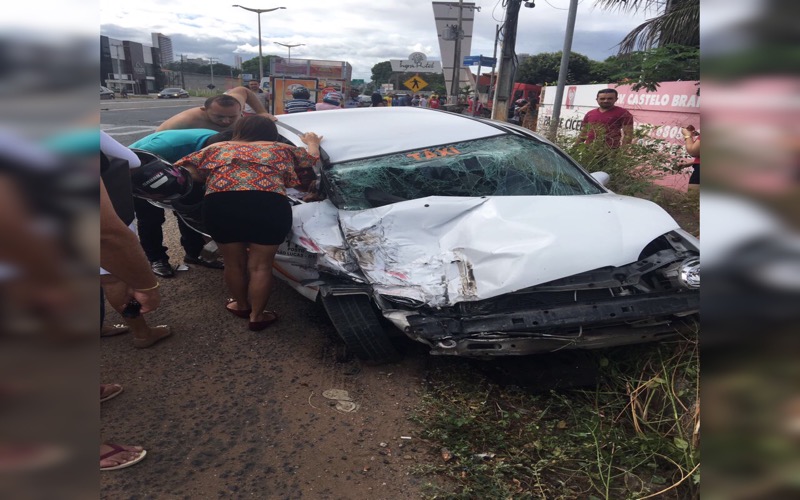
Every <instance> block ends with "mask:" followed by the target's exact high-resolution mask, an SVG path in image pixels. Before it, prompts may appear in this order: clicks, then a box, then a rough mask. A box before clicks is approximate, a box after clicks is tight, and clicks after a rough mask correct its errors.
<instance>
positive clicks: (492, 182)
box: [325, 135, 604, 210]
mask: <svg viewBox="0 0 800 500" xmlns="http://www.w3.org/2000/svg"><path fill="white" fill-rule="evenodd" d="M325 175H326V177H327V179H328V181H329V185H330V187H331V190H332V191H333V192H332V193H330V194H331V199H332V201H333V202H334V203H335V204H336V205H337V206H338V207H339V208H340V209H344V210H363V209H366V208H371V207H375V206H380V205H385V204H387V203H394V202H397V201H402V200H411V199H416V198H424V197H426V196H574V195H585V194H598V193H602V192H604V191H603V190H602V189H600V188H599V187H598V186H597V184H596V183H595V182H594V181H592V180H591V178H590V177H589V176H588V175H587V174H586V173H584V172H583V171H582V170H580V169H579V168H577V167H576V166H575V165H574V164H573V163H572V161H570V160H569V159H568V158H567V157H566V156H565V155H564V154H563V153H561V152H560V151H559V150H558V149H556V148H554V147H553V146H550V145H548V144H545V143H541V142H539V141H536V140H533V139H528V138H524V137H518V136H511V135H504V136H498V137H492V138H487V139H480V140H475V141H468V142H461V143H455V144H448V145H444V146H438V147H432V148H425V149H421V150H419V151H408V152H404V153H398V154H393V155H388V156H382V157H378V158H369V159H363V160H357V161H352V162H347V163H341V164H337V165H334V166H333V168H331V169H329V170H327V171H326V172H325Z"/></svg>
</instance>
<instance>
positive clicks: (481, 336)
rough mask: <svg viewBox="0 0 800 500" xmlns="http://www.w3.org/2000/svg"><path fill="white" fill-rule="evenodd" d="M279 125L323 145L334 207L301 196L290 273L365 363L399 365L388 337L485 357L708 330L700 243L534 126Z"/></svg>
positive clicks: (323, 180) (384, 117) (284, 271)
mask: <svg viewBox="0 0 800 500" xmlns="http://www.w3.org/2000/svg"><path fill="white" fill-rule="evenodd" d="M277 125H278V129H279V132H280V134H281V136H282V140H285V141H286V142H289V143H292V144H296V145H302V142H301V141H300V139H299V135H300V134H302V133H304V132H308V131H312V132H316V133H317V134H320V135H322V136H323V137H324V139H323V142H322V161H321V166H320V171H319V179H320V181H319V184H320V185H319V191H320V193H321V194H322V195H323V196H324V200H323V201H317V202H309V203H304V202H302V201H300V198H301V196H300V194H297V193H295V194H293V196H292V199H293V202H294V203H295V206H294V208H293V213H294V222H293V229H292V232H291V234H290V236H289V240H288V241H287V243H286V244H285V245H284V246H283V247H282V248H281V251H280V252H279V254H278V257H277V260H276V265H275V272H276V275H277V276H279V277H280V278H281V279H283V280H285V281H286V282H288V283H289V284H290V285H291V286H292V287H294V288H295V289H296V290H298V291H299V292H300V293H302V294H303V295H305V296H306V297H308V298H309V299H312V300H320V301H321V302H322V304H323V305H324V307H325V309H326V311H327V313H328V315H329V316H330V319H331V321H332V322H333V325H334V326H335V328H336V330H337V332H338V333H339V335H340V336H341V338H342V339H343V340H344V342H345V343H346V345H347V347H348V348H349V349H350V350H351V351H352V352H353V353H354V354H356V355H357V356H359V357H360V358H362V359H365V360H370V361H376V362H381V361H387V360H390V359H392V358H394V357H395V355H396V351H395V349H394V347H393V345H392V343H391V342H390V339H389V336H390V335H391V334H392V328H385V326H387V325H394V327H396V331H397V332H402V333H404V334H405V335H406V336H408V337H410V338H411V339H413V340H415V341H418V342H423V343H425V344H427V345H428V346H429V348H430V351H431V353H432V354H443V355H460V356H474V357H490V356H506V355H522V354H531V353H538V352H546V351H552V350H557V349H563V348H598V347H608V346H615V345H622V344H631V343H639V342H646V341H652V340H658V339H661V338H664V337H669V336H673V335H675V334H676V332H678V331H679V330H680V329H682V328H685V327H687V326H688V325H691V326H692V327H694V319H695V317H696V314H697V313H698V309H699V286H700V263H699V249H698V248H699V244H698V240H697V239H696V238H694V237H693V236H691V235H690V234H688V233H686V232H685V231H683V230H682V229H681V228H680V227H679V226H678V224H677V223H676V222H675V221H674V220H673V219H672V217H670V216H669V215H668V214H667V213H666V212H665V211H664V210H663V209H661V208H660V207H659V206H657V205H656V204H654V203H651V202H649V201H646V200H642V199H637V198H631V197H627V196H620V195H617V194H614V193H612V192H610V191H609V190H608V189H606V188H605V187H604V186H603V184H604V183H605V181H607V179H608V176H607V175H606V174H603V173H595V174H593V175H590V174H588V173H587V172H586V171H585V170H583V169H582V168H581V167H580V166H579V165H578V164H576V163H575V161H573V160H572V159H571V158H569V157H568V156H567V155H566V154H565V153H564V152H563V151H561V150H560V149H559V148H558V147H557V146H555V145H553V144H552V143H550V142H548V141H547V140H546V139H544V138H543V137H541V136H539V135H537V134H535V133H532V132H530V131H529V130H527V129H524V128H520V127H516V126H514V125H511V124H506V123H500V122H495V121H491V120H485V119H480V118H473V117H467V116H465V115H457V114H452V113H448V112H444V111H434V110H426V109H418V108H412V107H401V108H364V109H345V110H339V111H335V112H327V113H298V114H293V115H281V116H279V117H278V122H277ZM386 320H388V321H386Z"/></svg>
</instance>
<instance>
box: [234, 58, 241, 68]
mask: <svg viewBox="0 0 800 500" xmlns="http://www.w3.org/2000/svg"><path fill="white" fill-rule="evenodd" d="M233 67H234V68H235V69H242V56H239V55H234V56H233Z"/></svg>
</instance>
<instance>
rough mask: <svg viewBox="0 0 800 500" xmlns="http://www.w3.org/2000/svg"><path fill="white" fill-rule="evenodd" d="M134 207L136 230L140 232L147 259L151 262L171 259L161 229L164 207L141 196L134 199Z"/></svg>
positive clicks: (140, 241) (140, 239) (140, 240)
mask: <svg viewBox="0 0 800 500" xmlns="http://www.w3.org/2000/svg"><path fill="white" fill-rule="evenodd" d="M133 208H134V210H135V211H136V232H137V233H138V234H139V243H141V245H142V248H143V249H144V253H145V255H147V260H149V261H150V262H157V261H160V260H169V257H168V256H167V247H165V246H164V234H163V232H162V230H161V226H162V225H163V224H164V220H165V219H164V209H163V208H159V207H157V206H155V205H153V204H151V203H149V202H147V201H146V200H143V199H141V198H134V199H133Z"/></svg>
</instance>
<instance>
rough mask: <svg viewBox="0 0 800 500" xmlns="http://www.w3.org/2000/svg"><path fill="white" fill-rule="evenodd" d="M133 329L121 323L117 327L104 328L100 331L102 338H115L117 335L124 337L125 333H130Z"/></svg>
mask: <svg viewBox="0 0 800 500" xmlns="http://www.w3.org/2000/svg"><path fill="white" fill-rule="evenodd" d="M129 331H131V329H130V328H129V327H128V325H123V324H121V323H119V324H116V325H109V326H103V327H102V328H101V329H100V336H101V337H113V336H115V335H122V334H123V333H128V332H129Z"/></svg>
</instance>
